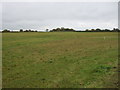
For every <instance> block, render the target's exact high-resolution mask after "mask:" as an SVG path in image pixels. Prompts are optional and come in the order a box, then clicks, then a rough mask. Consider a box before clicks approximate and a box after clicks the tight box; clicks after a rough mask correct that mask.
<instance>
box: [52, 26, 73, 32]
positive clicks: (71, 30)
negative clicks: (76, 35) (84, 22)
mask: <svg viewBox="0 0 120 90" xmlns="http://www.w3.org/2000/svg"><path fill="white" fill-rule="evenodd" d="M74 31H75V30H74V29H72V28H71V29H69V28H64V27H61V28H56V29H53V30H51V31H50V32H74Z"/></svg>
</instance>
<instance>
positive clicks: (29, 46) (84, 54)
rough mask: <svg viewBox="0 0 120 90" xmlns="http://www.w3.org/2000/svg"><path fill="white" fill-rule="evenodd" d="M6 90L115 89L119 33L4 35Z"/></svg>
mask: <svg viewBox="0 0 120 90" xmlns="http://www.w3.org/2000/svg"><path fill="white" fill-rule="evenodd" d="M2 35H3V53H2V59H3V60H2V63H3V83H2V84H3V88H114V87H117V85H118V81H117V80H118V79H117V72H118V70H117V68H118V66H117V64H118V36H117V35H118V33H117V32H94V33H93V32H46V33H45V32H43V33H38V32H31V33H24V32H21V33H3V34H2Z"/></svg>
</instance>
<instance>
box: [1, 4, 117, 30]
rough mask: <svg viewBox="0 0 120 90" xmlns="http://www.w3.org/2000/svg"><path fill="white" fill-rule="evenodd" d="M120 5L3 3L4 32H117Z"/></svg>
mask: <svg viewBox="0 0 120 90" xmlns="http://www.w3.org/2000/svg"><path fill="white" fill-rule="evenodd" d="M117 9H118V7H117V3H116V2H102V3H101V2H84V3H83V2H71V3H70V2H63V3H55V2H46V3H42V2H41V3H25V2H24V3H3V29H5V28H8V29H20V28H24V29H30V28H31V29H39V30H44V29H46V28H49V29H52V28H56V27H70V28H74V29H87V28H97V27H100V28H114V27H117V22H118V16H117V15H118V12H117V11H118V10H117Z"/></svg>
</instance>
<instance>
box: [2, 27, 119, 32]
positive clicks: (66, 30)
mask: <svg viewBox="0 0 120 90" xmlns="http://www.w3.org/2000/svg"><path fill="white" fill-rule="evenodd" d="M2 32H39V31H37V30H30V29H29V30H23V29H20V30H19V31H11V30H8V29H5V30H3V31H2ZM46 32H120V30H119V29H118V28H113V29H112V30H109V29H100V28H97V29H86V30H85V31H81V30H79V31H76V30H74V29H72V28H64V27H61V28H56V29H52V30H50V31H49V30H48V29H46Z"/></svg>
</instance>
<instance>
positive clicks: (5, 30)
mask: <svg viewBox="0 0 120 90" xmlns="http://www.w3.org/2000/svg"><path fill="white" fill-rule="evenodd" d="M2 32H10V30H7V29H4V30H3V31H2Z"/></svg>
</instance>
